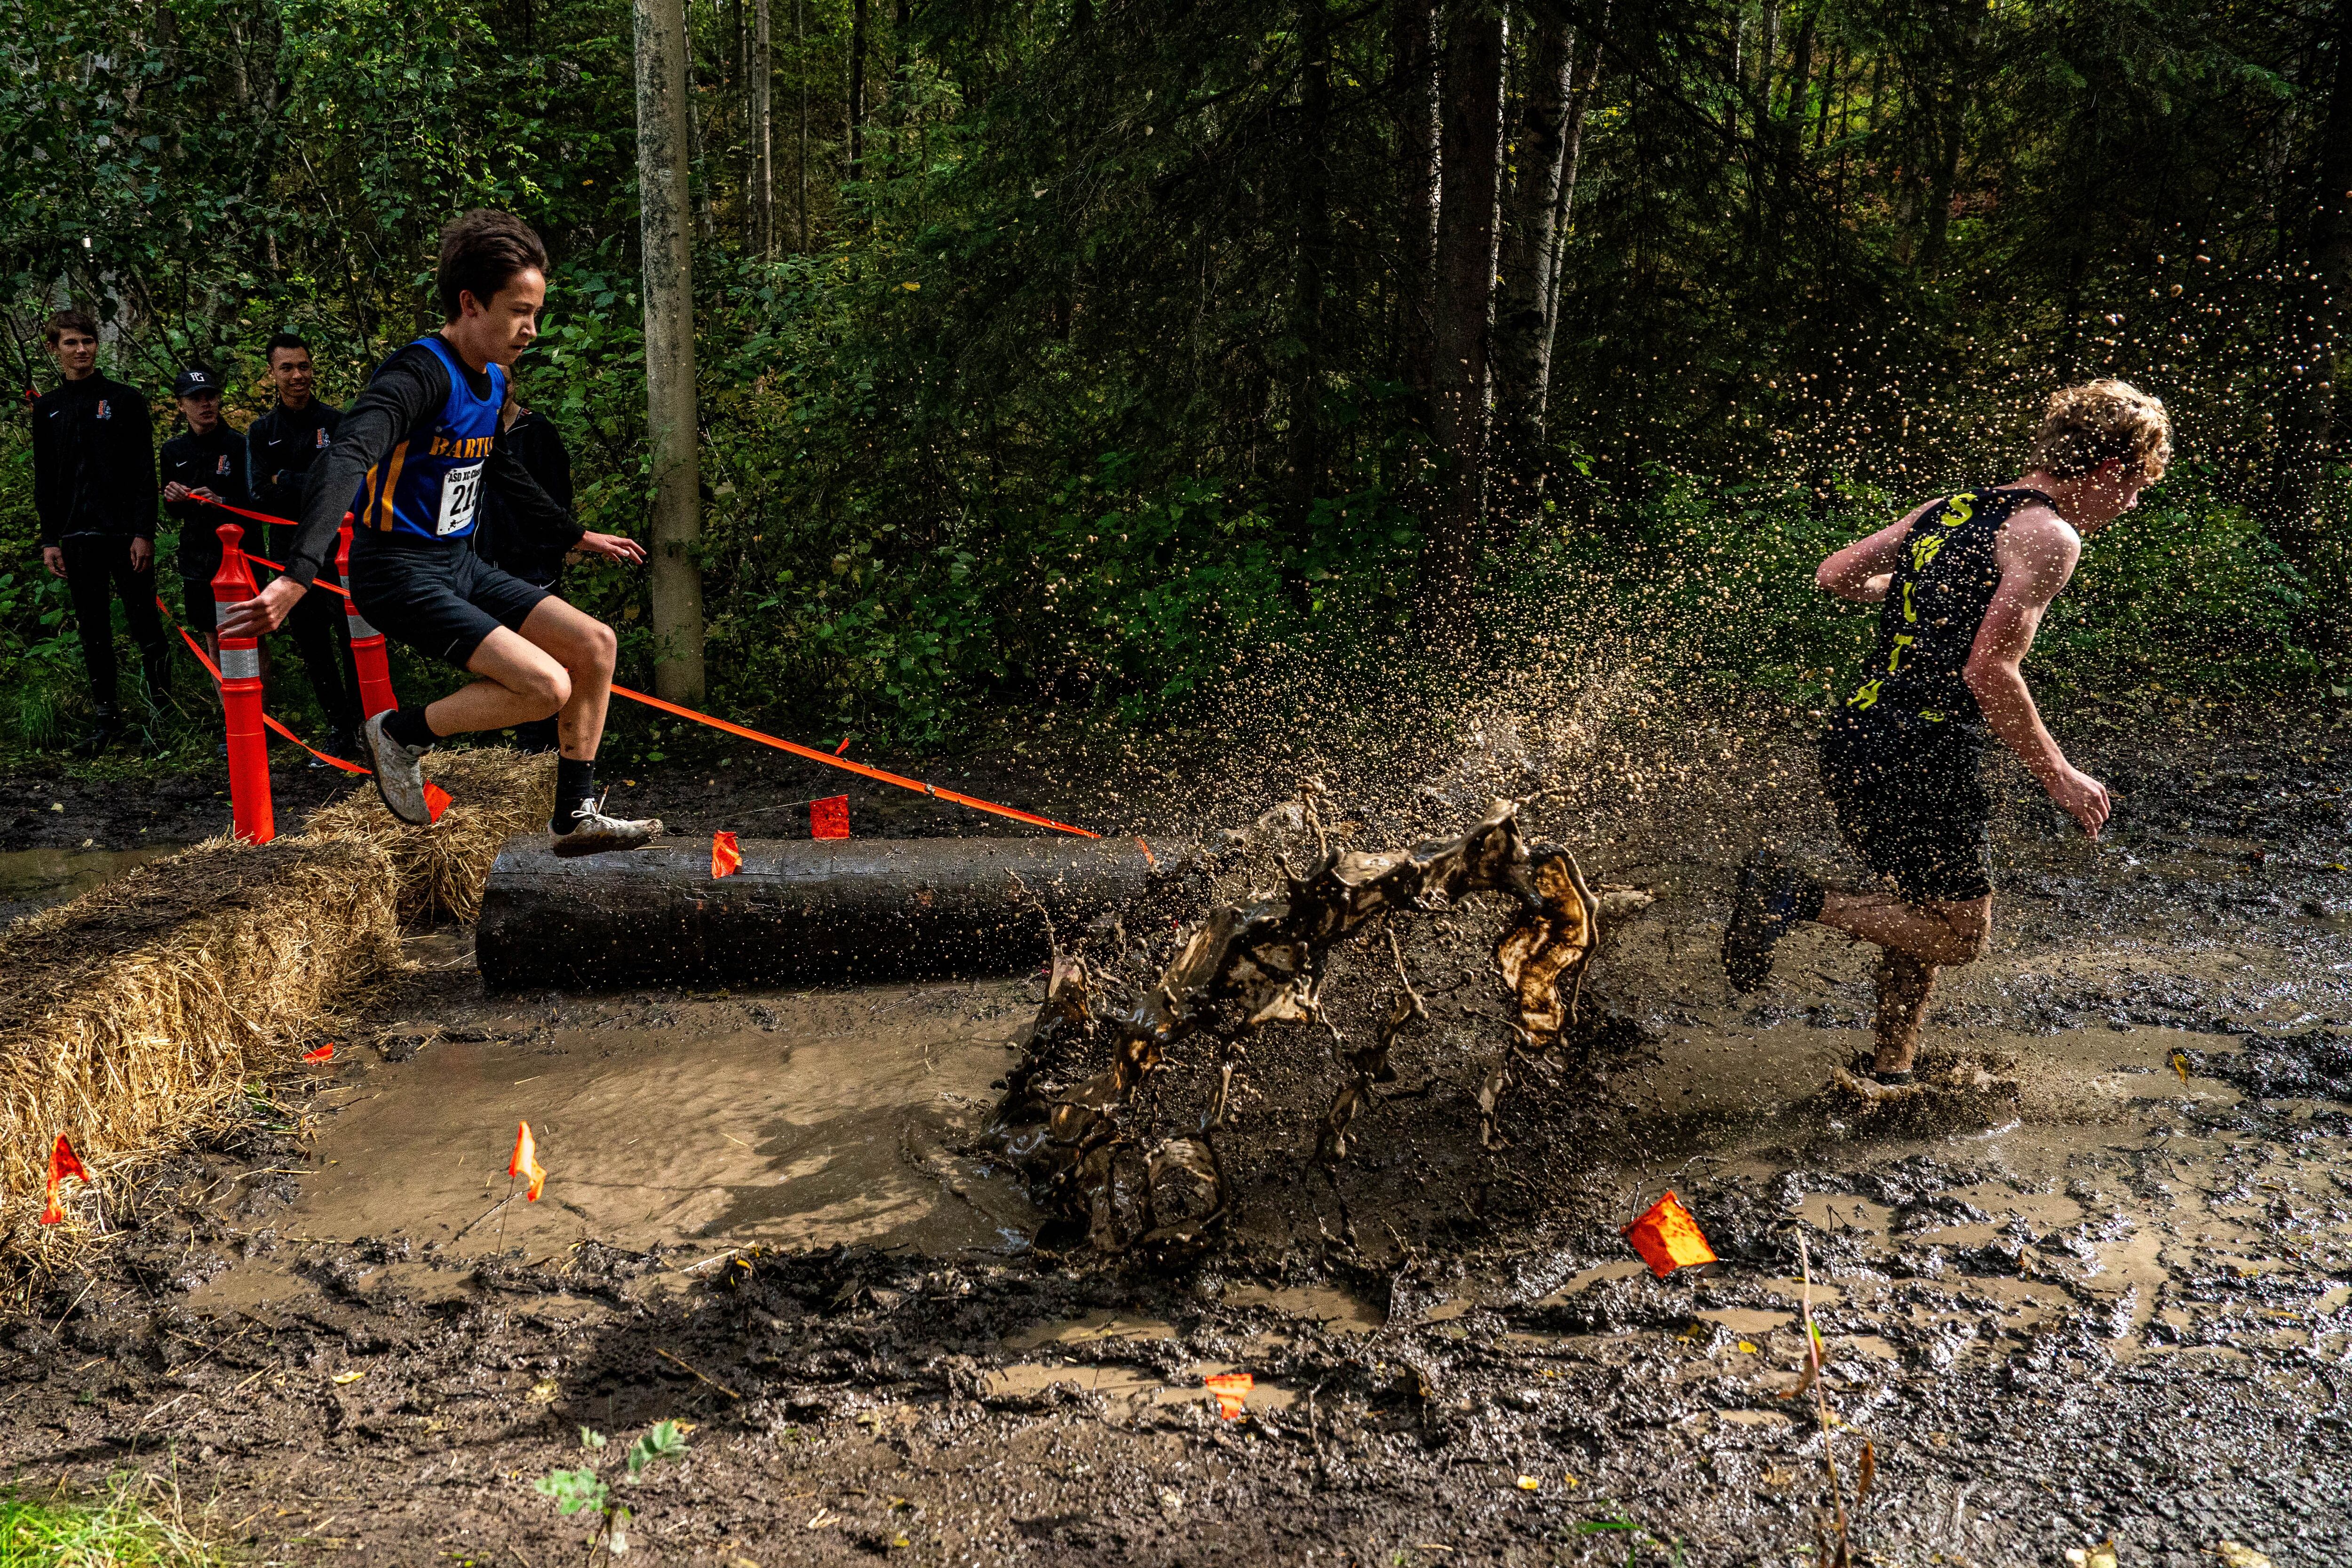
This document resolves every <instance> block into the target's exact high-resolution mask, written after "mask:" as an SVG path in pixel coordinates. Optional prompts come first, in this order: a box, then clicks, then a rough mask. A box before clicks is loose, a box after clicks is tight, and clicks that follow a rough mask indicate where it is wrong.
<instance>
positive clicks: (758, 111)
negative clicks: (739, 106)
mask: <svg viewBox="0 0 2352 1568" xmlns="http://www.w3.org/2000/svg"><path fill="white" fill-rule="evenodd" d="M745 74H746V75H748V76H749V77H750V78H751V244H752V247H753V249H754V250H756V251H757V252H758V254H759V256H760V258H761V259H762V260H765V261H772V260H774V259H775V256H776V119H775V115H774V113H773V112H772V107H771V105H772V99H771V94H770V91H769V89H770V86H771V84H772V80H773V77H774V64H773V61H772V58H770V55H769V47H768V0H754V4H753V5H752V8H751V64H750V68H749V70H748V71H747V72H746V73H745Z"/></svg>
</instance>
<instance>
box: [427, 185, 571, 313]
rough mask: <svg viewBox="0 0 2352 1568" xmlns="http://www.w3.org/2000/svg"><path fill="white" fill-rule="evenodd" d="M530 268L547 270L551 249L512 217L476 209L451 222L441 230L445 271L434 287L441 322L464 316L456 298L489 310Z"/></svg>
mask: <svg viewBox="0 0 2352 1568" xmlns="http://www.w3.org/2000/svg"><path fill="white" fill-rule="evenodd" d="M530 268H536V269H537V270H539V271H541V272H544V271H546V270H547V247H545V246H544V245H541V243H540V242H539V236H537V235H535V234H533V233H531V231H530V225H529V224H527V223H525V222H523V221H522V219H520V218H519V217H517V216H515V215H514V214H512V213H506V212H500V211H499V210H498V209H497V208H495V207H476V208H475V209H474V210H473V211H471V212H468V213H461V214H459V215H458V216H456V217H453V218H451V219H450V220H449V221H448V223H447V224H446V225H445V226H443V227H442V230H441V271H440V274H439V276H438V277H437V278H436V279H435V280H434V285H433V289H434V293H435V294H436V296H437V297H438V298H439V299H440V301H441V319H442V320H443V321H456V320H457V318H458V317H459V316H461V315H463V314H464V313H465V312H464V310H462V309H460V308H459V305H458V303H457V297H458V295H460V294H471V295H472V296H473V297H474V298H475V300H478V302H480V303H482V304H485V305H487V304H488V303H489V302H490V300H491V297H492V296H494V295H495V294H497V293H498V291H499V289H503V288H505V287H506V286H507V285H508V284H509V283H510V282H512V281H513V280H514V276H515V274H516V273H518V272H521V271H524V270H526V269H530Z"/></svg>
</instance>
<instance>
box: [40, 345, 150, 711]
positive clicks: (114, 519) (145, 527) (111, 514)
mask: <svg viewBox="0 0 2352 1568" xmlns="http://www.w3.org/2000/svg"><path fill="white" fill-rule="evenodd" d="M44 336H45V337H46V338H47V342H48V345H49V352H50V353H53V354H55V355H56V356H57V361H58V371H59V372H60V373H61V374H63V376H64V381H63V384H60V385H59V386H58V388H57V389H56V390H54V391H52V392H50V393H49V394H47V395H46V396H44V397H41V398H39V399H38V400H37V401H36V402H35V403H34V405H33V510H35V511H36V512H37V513H38V514H39V517H40V525H41V561H42V563H43V564H44V565H46V566H47V567H48V569H49V572H50V574H51V575H53V576H58V577H62V578H64V579H65V582H66V586H67V587H68V589H69V590H70V591H71V593H72V596H73V607H74V621H75V623H76V625H77V626H78V627H79V631H80V633H81V656H82V661H83V662H84V663H85V664H86V665H88V666H89V696H90V706H91V707H92V709H94V710H95V711H96V717H97V720H98V725H97V728H96V730H95V731H92V733H91V734H90V736H89V739H88V740H87V741H85V742H83V743H82V747H81V749H82V750H83V751H84V752H90V753H93V754H94V753H96V752H101V751H104V750H105V749H106V748H107V747H109V746H110V745H112V744H113V743H114V742H116V741H117V740H118V739H120V738H121V734H122V715H121V710H120V709H118V708H117V707H116V705H115V703H116V699H117V697H118V695H119V689H118V687H117V685H116V678H115V668H114V601H115V600H116V599H117V598H118V597H119V598H120V599H121V601H122V618H123V619H124V621H126V622H127V623H128V624H129V626H130V627H131V639H132V640H133V641H135V642H136V643H138V645H139V651H140V655H141V658H142V663H143V664H144V665H145V667H146V672H147V691H148V695H149V697H150V699H151V700H152V699H154V698H159V697H161V696H162V695H163V691H164V689H165V688H166V687H167V686H168V685H169V684H170V679H171V673H172V666H171V657H172V655H171V648H170V647H168V646H167V645H166V644H165V643H164V641H163V622H162V620H160V619H159V618H158V617H157V616H156V614H155V481H154V478H153V476H154V472H155V429H154V426H152V424H151V423H150V422H149V420H148V416H147V399H146V397H145V396H144V395H142V394H141V393H140V391H139V389H138V388H136V387H133V386H126V385H125V384H122V383H121V382H119V381H115V380H113V379H111V378H110V377H108V376H105V375H101V374H99V369H98V323H97V322H96V321H92V320H91V319H90V318H89V316H87V315H85V314H83V313H82V312H81V311H79V310H59V311H58V312H57V313H56V314H55V315H53V316H51V317H50V318H49V321H48V326H47V330H46V331H45V333H44Z"/></svg>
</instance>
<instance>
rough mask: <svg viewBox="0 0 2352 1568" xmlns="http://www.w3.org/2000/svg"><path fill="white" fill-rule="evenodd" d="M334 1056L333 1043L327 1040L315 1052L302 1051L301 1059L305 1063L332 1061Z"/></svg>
mask: <svg viewBox="0 0 2352 1568" xmlns="http://www.w3.org/2000/svg"><path fill="white" fill-rule="evenodd" d="M334 1056H335V1042H334V1041H332V1040H329V1041H328V1042H327V1043H326V1044H325V1045H323V1046H320V1047H319V1048H318V1049H317V1050H315V1051H304V1052H303V1053H302V1059H303V1060H304V1061H306V1062H323V1061H332V1060H333V1059H334Z"/></svg>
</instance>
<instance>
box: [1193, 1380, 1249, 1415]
mask: <svg viewBox="0 0 2352 1568" xmlns="http://www.w3.org/2000/svg"><path fill="white" fill-rule="evenodd" d="M1204 1382H1205V1384H1206V1386H1207V1388H1208V1390H1209V1392H1210V1393H1211V1394H1215V1395H1216V1396H1217V1414H1218V1415H1222V1416H1223V1417H1224V1418H1225V1419H1226V1420H1228V1421H1233V1420H1236V1419H1238V1418H1239V1417H1240V1415H1241V1414H1242V1401H1243V1400H1244V1398H1246V1397H1247V1396H1248V1394H1249V1391H1250V1389H1251V1388H1252V1387H1254V1386H1255V1384H1256V1382H1257V1380H1256V1379H1255V1378H1254V1377H1252V1376H1250V1374H1249V1373H1245V1372H1221V1373H1217V1374H1216V1375H1215V1376H1213V1377H1210V1378H1208V1379H1205V1380H1204Z"/></svg>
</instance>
